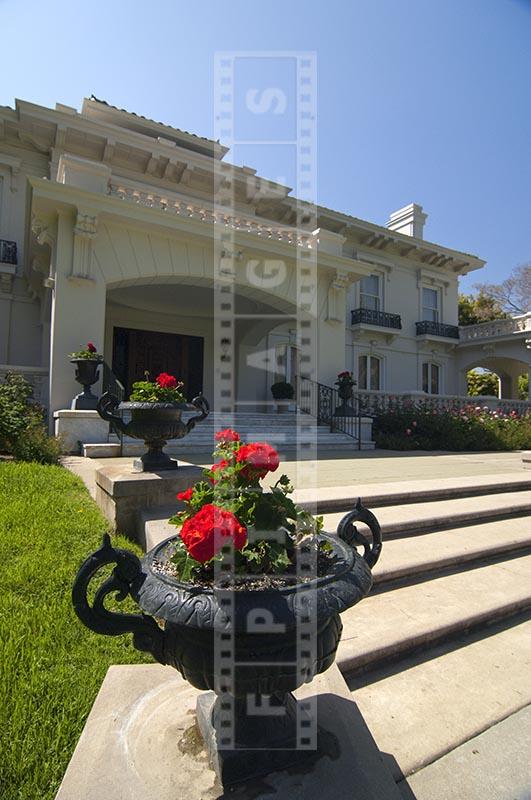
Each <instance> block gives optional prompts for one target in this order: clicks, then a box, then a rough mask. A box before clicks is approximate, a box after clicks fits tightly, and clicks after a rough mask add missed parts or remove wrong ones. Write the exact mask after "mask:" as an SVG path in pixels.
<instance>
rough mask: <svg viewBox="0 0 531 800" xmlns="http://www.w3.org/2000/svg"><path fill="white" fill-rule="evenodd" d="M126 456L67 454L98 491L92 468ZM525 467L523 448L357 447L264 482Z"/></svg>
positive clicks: (328, 481) (345, 480)
mask: <svg viewBox="0 0 531 800" xmlns="http://www.w3.org/2000/svg"><path fill="white" fill-rule="evenodd" d="M132 461H133V458H132V456H131V457H128V458H105V459H96V458H82V457H81V456H66V457H65V458H64V459H63V463H64V465H65V466H66V467H67V468H68V469H70V470H72V472H75V473H76V474H77V475H79V476H80V477H81V478H82V479H83V480H84V482H85V483H86V485H87V487H88V489H89V491H90V493H91V494H92V496H94V493H95V482H94V472H95V471H96V469H98V468H99V467H102V466H111V465H114V464H116V465H120V464H131V463H132ZM195 463H197V464H199V465H205V466H210V464H211V463H212V460H211V457H210V456H209V455H208V454H207V453H199V454H198V456H197V460H196V462H195ZM522 470H523V464H522V454H521V453H520V452H517V453H446V452H432V453H426V452H424V451H415V452H410V453H403V452H397V451H392V450H373V451H366V452H361V453H357V454H356V455H355V456H354V457H352V456H351V455H348V456H345V455H344V454H342V453H338V454H331V453H326V454H322V455H321V456H320V458H319V459H317V460H315V461H295V460H291V461H282V462H281V465H280V469H279V470H278V471H277V472H276V473H274V474H273V475H270V476H269V477H268V479H267V480H266V481H265V482H266V483H274V482H275V481H276V480H277V477H278V475H280V474H281V472H283V473H286V474H287V475H288V476H289V477H290V478H291V480H292V482H293V485H294V486H295V487H296V488H300V489H303V488H304V489H311V488H313V487H319V488H325V487H327V486H356V485H359V484H372V483H393V482H395V481H409V480H410V481H421V480H427V479H437V478H455V477H459V476H463V477H464V476H473V475H494V474H495V473H497V472H500V473H509V472H519V473H521V471H522Z"/></svg>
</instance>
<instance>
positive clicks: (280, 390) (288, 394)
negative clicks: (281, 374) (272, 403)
mask: <svg viewBox="0 0 531 800" xmlns="http://www.w3.org/2000/svg"><path fill="white" fill-rule="evenodd" d="M271 394H272V395H273V399H274V400H292V399H293V395H294V394H295V389H294V388H293V386H292V385H291V383H287V381H277V383H273V384H272V386H271Z"/></svg>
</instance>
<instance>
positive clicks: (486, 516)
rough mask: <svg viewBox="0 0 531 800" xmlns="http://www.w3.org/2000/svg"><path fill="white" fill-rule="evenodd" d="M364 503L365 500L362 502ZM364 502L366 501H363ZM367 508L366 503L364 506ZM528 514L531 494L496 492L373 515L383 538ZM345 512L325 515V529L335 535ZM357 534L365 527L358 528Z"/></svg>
mask: <svg viewBox="0 0 531 800" xmlns="http://www.w3.org/2000/svg"><path fill="white" fill-rule="evenodd" d="M362 500H364V498H362ZM364 502H365V501H364ZM367 505H369V503H367ZM530 512H531V493H530V492H529V491H523V492H499V493H495V494H489V495H485V496H481V497H460V498H455V499H451V500H438V501H434V502H430V503H414V504H411V505H405V506H402V505H396V506H386V507H382V508H379V509H378V512H377V514H376V516H377V518H378V521H379V523H380V525H381V527H382V534H383V535H384V537H387V536H400V535H410V534H419V533H426V532H427V531H430V530H441V529H445V528H455V527H457V526H458V525H466V524H474V523H475V522H478V521H483V520H484V521H486V520H494V519H503V518H507V517H511V516H525V515H526V514H529V513H530ZM343 516H344V512H338V513H331V514H325V515H324V529H325V530H326V531H330V532H335V531H336V529H337V525H338V523H339V522H340V520H341V519H342V517H343ZM359 527H360V530H362V529H365V526H364V525H362V524H360V526H359Z"/></svg>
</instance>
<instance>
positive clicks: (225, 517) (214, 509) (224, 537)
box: [181, 503, 247, 564]
mask: <svg viewBox="0 0 531 800" xmlns="http://www.w3.org/2000/svg"><path fill="white" fill-rule="evenodd" d="M181 539H182V540H183V542H184V544H185V546H186V549H187V550H188V552H189V553H190V555H191V556H192V558H195V560H196V561H200V562H201V563H202V564H203V563H204V562H205V561H210V559H211V558H213V557H214V556H215V555H216V553H219V551H220V550H221V548H222V547H223V545H225V544H227V543H229V542H232V544H233V545H234V548H235V549H236V550H242V548H243V547H245V543H246V542H247V529H246V528H245V526H244V525H242V524H241V523H240V521H239V520H238V518H237V517H235V516H234V514H233V513H232V512H231V511H225V509H223V508H219V507H218V506H215V505H214V504H213V503H207V505H205V506H203V508H202V509H201V511H198V512H197V514H194V516H193V517H190V519H187V520H186V522H185V523H184V525H183V527H182V529H181Z"/></svg>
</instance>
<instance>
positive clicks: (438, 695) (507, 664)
mask: <svg viewBox="0 0 531 800" xmlns="http://www.w3.org/2000/svg"><path fill="white" fill-rule="evenodd" d="M365 602H368V601H363V602H362V603H361V605H360V609H361V606H363V604H364V603H365ZM435 613H437V612H436V611H435ZM530 617H531V614H529V613H526V614H522V615H520V616H519V617H513V618H511V619H510V620H509V619H508V620H505V621H504V622H503V623H502V622H500V623H497V624H495V625H493V626H491V627H489V628H486V629H483V630H481V631H477V632H475V633H473V634H469V635H466V636H463V635H461V636H460V637H459V639H458V640H457V641H455V642H453V643H451V644H446V645H444V646H439V647H436V648H433V649H431V650H429V651H427V652H424V653H422V654H419V655H417V656H415V657H410V658H407V659H404V660H403V661H401V662H400V664H399V665H395V667H394V668H393V670H392V671H391V670H381V671H379V672H373V673H371V674H370V675H369V676H362V678H361V679H358V678H348V679H347V682H348V683H349V685H350V688H351V689H352V696H353V699H354V700H355V701H356V703H357V704H358V707H359V709H360V711H361V713H362V714H363V716H364V718H365V721H366V723H367V725H368V727H369V729H370V731H371V733H372V735H373V737H374V739H375V740H376V743H377V745H378V747H379V749H380V750H381V751H382V752H383V753H386V754H388V759H389V761H388V766H389V767H390V769H391V770H392V771H393V773H394V777H395V780H400V779H401V778H402V777H403V776H409V775H411V774H412V773H415V772H417V771H418V770H422V768H423V767H426V766H427V765H428V764H432V765H433V767H428V768H427V769H426V770H425V774H426V777H429V778H430V779H431V778H434V773H435V767H436V765H437V764H440V763H441V762H439V761H438V759H441V758H442V757H443V756H445V754H447V753H451V752H452V751H454V753H455V756H456V757H457V756H458V755H459V752H458V751H456V750H455V749H456V748H458V747H460V746H461V745H463V743H465V742H470V744H471V745H472V743H473V742H476V744H475V745H473V746H471V747H470V748H468V749H467V761H466V762H464V763H461V766H460V774H461V775H466V774H468V776H469V779H473V776H474V772H476V776H477V777H476V780H477V784H476V788H477V789H479V787H480V786H482V785H483V784H482V779H481V774H480V773H478V772H477V769H478V767H477V766H475V765H476V764H479V762H480V761H481V759H480V756H481V754H482V747H478V746H477V745H478V744H479V742H478V741H477V740H474V739H473V737H476V736H480V735H481V734H482V733H483V732H484V731H488V730H489V729H491V730H492V726H493V725H497V724H498V723H500V722H501V721H502V720H508V721H509V719H510V717H511V715H513V714H516V713H517V712H519V711H520V710H521V709H523V708H525V707H526V706H528V705H529V704H530V703H531V681H530V680H529V675H530V674H531V619H530ZM365 677H367V678H368V679H370V682H364V681H363V679H364V678H365ZM514 730H515V729H513V732H514ZM526 730H529V729H528V728H526ZM527 737H529V732H528V733H527ZM530 741H531V740H530V739H529V738H527V739H523V740H517V739H512V738H511V736H510V731H508V732H507V738H505V736H504V738H503V740H502V741H500V740H498V747H499V748H500V750H499V753H498V755H499V756H501V757H502V759H501V760H503V762H504V764H505V766H504V773H505V775H506V776H509V777H510V776H511V775H522V774H523V773H524V774H526V775H527V776H528V775H529V765H530V764H531V755H530V756H529V758H528V761H527V762H526V761H524V762H520V760H519V759H518V757H517V754H518V753H521V752H522V747H521V746H522V745H523V744H524V745H525V749H526V751H527V752H528V753H529V750H530ZM475 750H477V751H478V752H474V751H475ZM449 758H450V757H449ZM515 758H517V761H518V762H519V763H514V759H515ZM434 762H435V763H434ZM526 770H527V773H526V772H525V771H526ZM423 772H424V770H423ZM423 772H420V773H418V775H414V776H413V778H412V779H411V781H410V783H411V789H412V791H413V794H412V793H411V792H409V793H408V792H407V785H406V784H405V782H403V783H402V784H399V785H400V786H401V788H402V789H403V795H404V797H405V798H408V800H412V799H413V798H417V800H442V798H443V797H444V798H445V800H475V798H476V797H477V798H478V800H479V798H481V800H513V799H514V800H516V798H521V800H523V799H524V798H527V797H529V796H530V794H529V793H530V790H531V786H530V785H527V786H525V789H526V791H524V792H523V793H521V792H519V791H514V790H515V788H516V787H515V784H514V783H513V784H512V789H513V793H510V792H507V791H506V790H504V791H503V792H501V791H500V793H499V794H497V793H491V794H489V793H485V794H483V793H481V792H479V793H477V794H475V793H472V794H469V793H468V792H467V791H464V790H461V791H460V789H459V786H460V783H459V781H458V779H457V776H456V775H455V774H454V773H453V772H447V771H445V770H439V773H438V776H437V781H435V782H433V783H432V782H431V781H429V782H426V781H425V780H423V779H422V776H423ZM490 774H491V775H492V772H491V773H490ZM439 780H442V781H443V783H438V781H439ZM472 782H474V781H472ZM417 789H422V790H421V791H420V792H419V793H417Z"/></svg>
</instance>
